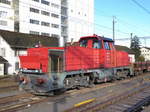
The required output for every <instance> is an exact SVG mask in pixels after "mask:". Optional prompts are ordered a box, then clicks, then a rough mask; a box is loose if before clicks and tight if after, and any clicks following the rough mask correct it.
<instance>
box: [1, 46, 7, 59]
mask: <svg viewBox="0 0 150 112" xmlns="http://www.w3.org/2000/svg"><path fill="white" fill-rule="evenodd" d="M0 56H2V57H5V56H6V49H5V48H0Z"/></svg>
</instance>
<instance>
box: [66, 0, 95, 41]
mask: <svg viewBox="0 0 150 112" xmlns="http://www.w3.org/2000/svg"><path fill="white" fill-rule="evenodd" d="M93 33H94V0H84V1H83V0H68V41H69V42H70V41H71V40H72V39H73V41H78V40H79V38H80V37H81V36H88V35H93Z"/></svg>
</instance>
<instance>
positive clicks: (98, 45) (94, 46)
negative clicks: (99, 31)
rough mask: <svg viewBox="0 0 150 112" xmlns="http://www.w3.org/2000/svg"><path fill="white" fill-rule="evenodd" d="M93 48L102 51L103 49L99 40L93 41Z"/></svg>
mask: <svg viewBox="0 0 150 112" xmlns="http://www.w3.org/2000/svg"><path fill="white" fill-rule="evenodd" d="M92 47H93V48H97V49H100V48H101V41H99V40H93V46H92Z"/></svg>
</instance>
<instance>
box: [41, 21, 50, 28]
mask: <svg viewBox="0 0 150 112" xmlns="http://www.w3.org/2000/svg"><path fill="white" fill-rule="evenodd" d="M41 25H42V26H48V27H49V26H50V23H48V22H44V21H42V22H41Z"/></svg>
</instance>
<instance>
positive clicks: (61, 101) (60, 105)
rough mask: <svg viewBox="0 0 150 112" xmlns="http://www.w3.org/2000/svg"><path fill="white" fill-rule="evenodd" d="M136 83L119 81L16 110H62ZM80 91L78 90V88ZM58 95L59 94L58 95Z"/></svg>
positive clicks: (30, 111) (39, 111)
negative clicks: (115, 83)
mask: <svg viewBox="0 0 150 112" xmlns="http://www.w3.org/2000/svg"><path fill="white" fill-rule="evenodd" d="M137 83H142V82H140V81H132V82H125V83H121V84H119V85H114V86H110V87H106V88H102V89H99V90H96V91H91V92H88V93H84V94H74V95H69V96H67V97H60V98H58V100H55V101H50V100H49V101H47V102H41V103H39V104H36V105H30V104H28V105H27V108H26V109H24V110H20V111H18V112H62V111H64V110H66V109H69V108H71V107H73V106H74V104H77V103H79V102H82V101H85V100H88V99H92V98H96V97H98V98H102V99H103V98H105V97H106V96H107V95H108V97H110V96H109V95H110V94H111V93H112V92H117V93H120V92H123V91H124V90H126V89H127V88H129V86H131V85H135V84H137ZM79 91H80V90H79ZM58 97H59V96H58Z"/></svg>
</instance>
